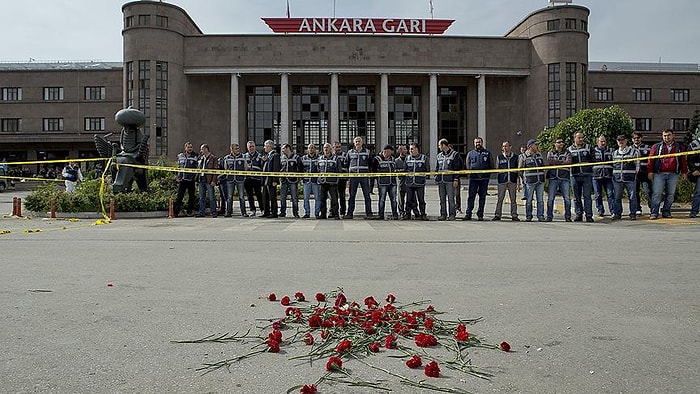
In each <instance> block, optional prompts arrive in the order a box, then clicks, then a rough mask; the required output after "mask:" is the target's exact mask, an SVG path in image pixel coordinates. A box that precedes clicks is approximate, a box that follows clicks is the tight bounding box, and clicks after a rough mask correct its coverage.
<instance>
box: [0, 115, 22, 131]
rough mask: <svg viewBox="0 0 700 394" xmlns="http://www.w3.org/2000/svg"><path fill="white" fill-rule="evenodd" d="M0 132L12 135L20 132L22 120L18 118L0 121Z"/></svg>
mask: <svg viewBox="0 0 700 394" xmlns="http://www.w3.org/2000/svg"><path fill="white" fill-rule="evenodd" d="M0 123H2V128H1V129H0V130H2V131H3V132H7V133H12V132H17V131H22V119H19V118H7V119H2V122H0Z"/></svg>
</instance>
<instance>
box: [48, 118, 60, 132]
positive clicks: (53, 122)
mask: <svg viewBox="0 0 700 394" xmlns="http://www.w3.org/2000/svg"><path fill="white" fill-rule="evenodd" d="M44 131H63V118H44Z"/></svg>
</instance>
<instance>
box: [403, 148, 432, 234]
mask: <svg viewBox="0 0 700 394" xmlns="http://www.w3.org/2000/svg"><path fill="white" fill-rule="evenodd" d="M409 152H410V154H409V155H408V156H406V172H407V173H409V175H406V214H405V215H404V216H403V218H402V219H403V220H410V219H411V210H413V211H414V213H415V211H416V208H417V209H418V214H416V219H420V220H428V216H427V215H426V213H425V174H424V173H425V172H429V171H430V163H429V162H428V157H427V156H426V155H424V154H422V153H420V147H419V146H418V143H416V142H412V143H411V145H410V148H409Z"/></svg>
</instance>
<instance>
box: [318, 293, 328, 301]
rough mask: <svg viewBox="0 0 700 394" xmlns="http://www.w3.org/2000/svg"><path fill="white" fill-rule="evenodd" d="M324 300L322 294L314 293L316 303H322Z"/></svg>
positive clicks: (324, 296) (324, 297)
mask: <svg viewBox="0 0 700 394" xmlns="http://www.w3.org/2000/svg"><path fill="white" fill-rule="evenodd" d="M325 300H326V295H325V294H323V293H316V301H318V302H324V301H325Z"/></svg>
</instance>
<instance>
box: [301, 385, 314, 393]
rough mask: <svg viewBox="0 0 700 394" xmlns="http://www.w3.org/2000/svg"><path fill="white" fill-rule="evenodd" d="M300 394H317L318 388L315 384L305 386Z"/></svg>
mask: <svg viewBox="0 0 700 394" xmlns="http://www.w3.org/2000/svg"><path fill="white" fill-rule="evenodd" d="M299 392H300V393H301V394H316V386H314V385H313V384H305V385H304V387H302V388H301V390H299Z"/></svg>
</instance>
